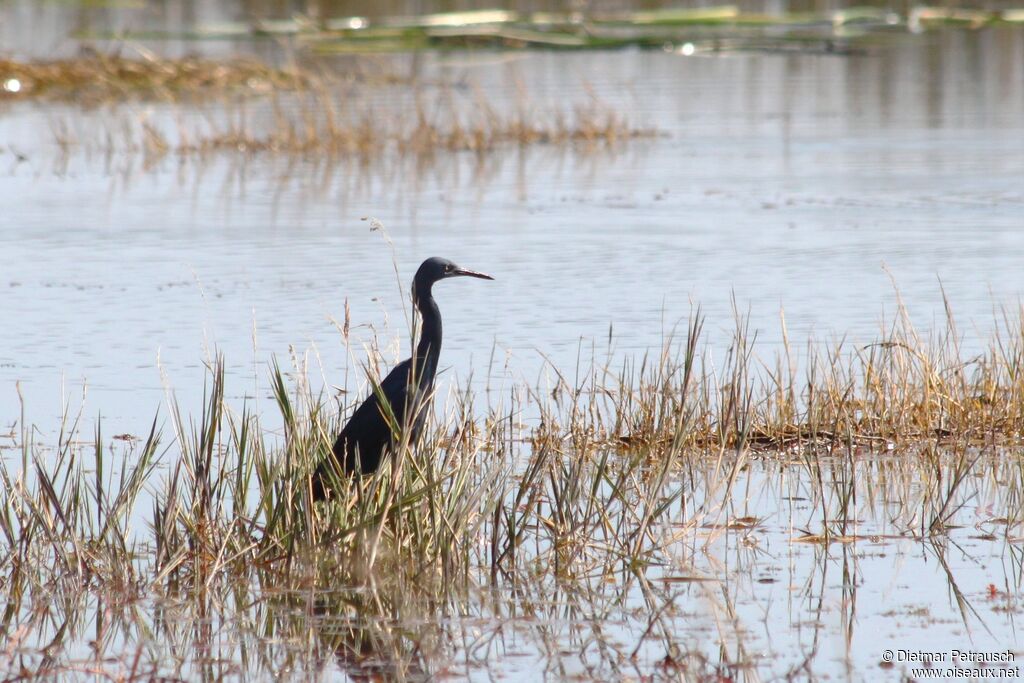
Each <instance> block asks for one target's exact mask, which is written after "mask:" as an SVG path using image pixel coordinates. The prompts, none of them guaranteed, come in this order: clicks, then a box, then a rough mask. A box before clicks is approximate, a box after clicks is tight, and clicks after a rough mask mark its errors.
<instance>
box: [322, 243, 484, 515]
mask: <svg viewBox="0 0 1024 683" xmlns="http://www.w3.org/2000/svg"><path fill="white" fill-rule="evenodd" d="M451 277H477V278H482V279H484V280H493V279H494V278H492V277H491V276H490V275H486V274H484V273H478V272H476V271H473V270H468V269H466V268H460V267H459V266H457V265H455V264H454V263H452V262H451V261H449V260H447V259H443V258H439V257H437V256H435V257H433V258H428V259H427V260H426V261H424V262H423V263H422V264H421V265H420V267H419V269H418V270H417V271H416V276H415V277H414V278H413V281H412V299H413V303H414V304H415V306H416V309H417V310H418V311H419V312H420V317H421V318H422V320H423V323H422V325H421V327H420V337H419V341H418V343H417V344H416V353H415V355H413V357H412V358H407V359H406V360H404V361H402V362H401V363H399V364H398V365H397V366H396V367H395V369H394V370H392V371H391V372H390V373H388V376H387V377H385V378H384V381H383V382H381V383H380V391H379V392H378V391H374V392H373V393H372V394H370V396H368V397H367V398H366V400H365V401H363V402H362V404H361V405H360V406H359V407H358V408H356V411H355V412H354V413H352V417H350V418H349V421H348V424H346V425H345V428H344V429H342V430H341V434H339V435H338V438H337V440H336V441H335V442H334V449H333V454H332V455H330V456H328V457H327V458H325V459H324V460H323V462H321V463H320V465H319V466H318V467H317V469H316V471H315V472H314V473H313V482H312V483H313V497H314V498H315V499H317V500H321V499H323V498H324V497H326V493H327V489H328V488H329V481H330V476H329V473H330V472H331V471H332V470H333V471H338V470H339V469H340V470H341V471H342V472H344V473H345V474H347V475H351V474H353V473H356V472H359V473H362V474H369V473H371V472H376V471H377V468H378V467H380V463H381V460H382V459H383V458H384V455H385V454H386V453H388V452H389V451H390V450H391V448H392V446H393V441H394V432H393V430H392V428H391V423H390V422H389V418H388V413H389V412H390V414H391V415H392V416H393V417H394V423H395V424H396V425H397V426H403V427H404V428H406V429H410V430H412V431H411V433H410V438H409V442H410V443H413V442H414V441H415V440H416V436H417V434H418V433H419V431H420V429H421V428H422V426H423V421H424V418H425V417H426V412H427V411H426V408H427V406H426V400H428V399H429V398H430V396H431V394H432V393H433V390H434V376H435V375H436V374H437V361H438V358H439V357H440V355H441V311H440V310H439V309H438V307H437V302H436V301H434V295H433V291H432V289H433V286H434V283H435V282H437V281H438V280H446V279H448V278H451ZM381 397H383V398H384V399H386V400H387V402H388V408H389V409H388V410H386V409H385V408H384V407H383V406H382V405H381V402H380V399H381ZM407 415H409V416H411V418H412V419H411V422H410V423H409V424H406V416H407ZM332 460H333V461H334V462H333V463H332V462H331V461H332Z"/></svg>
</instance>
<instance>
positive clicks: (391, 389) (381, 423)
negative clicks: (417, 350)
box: [334, 359, 412, 470]
mask: <svg viewBox="0 0 1024 683" xmlns="http://www.w3.org/2000/svg"><path fill="white" fill-rule="evenodd" d="M411 366H412V360H411V359H409V360H405V361H403V362H401V363H399V364H398V365H397V366H395V368H394V369H393V370H392V371H391V372H389V373H388V375H387V377H385V378H384V380H383V381H382V382H381V383H380V391H379V392H378V391H374V392H373V393H371V394H370V395H369V396H367V397H366V400H364V401H363V402H362V403H361V404H360V405H359V407H358V408H356V410H355V412H353V413H352V416H351V417H350V418H349V419H348V422H347V423H346V424H345V428H344V429H342V430H341V433H340V434H339V435H338V439H337V441H335V443H334V453H335V455H336V456H337V457H338V458H339V459H342V461H343V462H345V463H347V465H346V469H349V470H351V469H352V467H353V466H354V460H353V457H354V454H355V451H356V448H358V449H359V451H360V452H361V453H362V454H363V455H362V460H363V462H364V464H365V463H366V462H367V459H368V458H369V459H379V457H380V453H381V451H383V449H384V448H385V446H387V444H388V442H390V441H391V428H390V426H389V425H388V421H387V419H386V418H385V413H384V411H383V410H382V409H381V404H380V399H379V396H386V397H387V399H388V402H389V403H390V404H391V412H392V414H393V415H394V417H395V420H397V421H398V423H399V424H401V422H402V420H403V419H404V417H405V396H406V394H407V393H408V389H407V385H408V381H409V371H410V368H411ZM375 468H376V467H374V469H375Z"/></svg>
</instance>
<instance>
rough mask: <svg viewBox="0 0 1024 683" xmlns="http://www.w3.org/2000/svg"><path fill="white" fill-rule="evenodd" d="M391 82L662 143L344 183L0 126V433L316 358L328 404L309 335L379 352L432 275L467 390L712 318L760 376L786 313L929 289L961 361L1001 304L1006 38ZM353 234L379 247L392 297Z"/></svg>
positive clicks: (634, 60)
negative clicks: (573, 111)
mask: <svg viewBox="0 0 1024 683" xmlns="http://www.w3.org/2000/svg"><path fill="white" fill-rule="evenodd" d="M387 62H388V65H389V67H390V68H394V69H396V70H399V71H402V72H409V73H414V74H416V75H418V76H421V77H422V78H424V79H438V80H470V81H472V82H473V83H475V84H477V87H479V88H480V89H482V90H483V92H485V93H486V94H487V97H488V98H489V99H490V101H491V102H492V103H493V104H494V105H495V106H501V104H502V103H509V106H512V104H511V103H513V102H520V101H521V99H522V95H518V94H516V92H515V88H513V87H512V85H511V84H512V83H513V79H518V80H519V81H522V82H523V83H524V84H525V89H526V92H527V93H528V95H527V96H528V97H529V100H530V102H531V106H536V107H537V108H538V109H541V110H545V109H555V108H563V109H565V108H571V107H572V106H574V105H576V104H579V103H581V102H582V103H586V102H587V101H588V99H587V98H588V97H590V96H593V97H596V98H598V99H599V101H600V102H601V103H602V105H604V106H607V107H608V108H611V109H613V110H616V111H619V112H622V113H625V114H627V115H628V117H629V119H630V121H631V122H633V123H634V124H637V125H643V126H652V127H656V128H657V129H658V130H660V131H662V132H663V136H662V137H659V138H657V139H654V140H641V141H633V142H627V143H623V144H622V145H620V146H617V147H616V148H614V149H611V150H608V149H598V150H580V149H573V148H565V147H543V146H541V147H532V148H526V149H519V148H508V149H504V150H497V151H494V152H492V153H490V154H487V155H485V156H484V157H483V158H480V157H478V156H477V155H475V154H472V153H466V154H438V155H437V156H435V157H432V158H431V159H429V160H427V161H423V160H413V159H380V160H378V161H375V162H371V163H370V164H369V165H360V164H358V163H356V162H351V163H349V162H345V161H340V162H326V161H324V160H322V159H321V160H316V159H303V158H281V157H274V156H257V157H244V156H234V155H230V154H227V155H215V156H212V157H209V158H207V159H205V160H196V159H191V160H185V161H179V160H178V159H177V158H173V155H172V156H169V157H166V158H164V159H162V160H160V161H158V162H156V163H155V165H152V166H150V167H146V166H145V165H144V163H143V160H142V159H141V158H140V157H141V155H135V157H128V158H120V157H118V156H116V155H115V156H114V158H108V157H107V156H105V155H103V154H98V153H94V154H87V153H80V154H75V153H72V154H71V155H70V157H68V158H65V157H63V156H62V155H61V154H60V152H59V150H58V149H57V148H56V144H55V142H54V134H53V132H52V126H54V125H56V122H65V123H68V122H70V123H68V125H69V126H70V127H71V129H72V130H73V131H75V134H76V135H77V136H78V137H79V139H83V140H85V141H88V136H89V134H90V131H92V132H93V134H95V132H96V131H97V130H104V128H103V126H104V125H108V124H106V123H105V121H106V120H107V119H109V118H112V117H116V115H118V114H119V113H121V112H118V111H117V110H115V112H114V113H111V112H109V111H107V110H103V111H99V112H86V113H82V112H80V111H79V110H76V109H71V108H67V107H64V106H57V105H39V106H34V105H31V104H19V105H16V106H13V107H8V108H7V110H6V111H5V112H4V116H3V117H2V119H0V144H2V145H3V151H4V153H3V156H2V157H0V160H2V162H3V163H2V165H3V172H4V177H3V182H2V184H0V200H2V201H3V203H4V206H5V211H4V212H3V215H2V217H0V224H2V230H3V234H4V235H5V238H6V239H5V248H4V249H3V250H2V253H0V273H2V284H3V287H4V290H5V294H4V298H3V310H4V318H5V320H6V321H7V324H6V325H4V326H3V328H2V330H0V386H6V389H4V390H2V391H0V415H2V416H3V417H4V419H7V420H11V419H13V417H14V416H16V415H17V414H18V405H17V396H16V393H15V391H14V383H15V382H16V381H17V382H21V386H22V391H23V394H24V395H25V396H26V398H27V399H28V400H29V408H30V414H33V415H37V416H38V417H39V419H40V420H42V419H43V418H44V417H45V418H49V417H51V416H52V415H53V414H55V413H56V412H57V406H58V400H59V395H60V387H61V384H62V382H63V383H64V385H65V386H66V388H67V391H68V392H69V393H72V394H78V393H80V388H81V387H82V386H83V385H88V387H89V398H88V402H87V412H91V413H93V414H95V413H97V412H99V411H102V412H103V413H104V415H106V416H107V417H108V418H110V419H111V420H114V421H116V422H117V423H118V425H119V427H118V428H119V429H120V428H121V426H120V425H123V428H124V429H125V430H127V431H133V430H138V429H140V428H139V427H138V425H141V424H144V423H146V421H147V418H149V417H151V416H152V413H153V411H154V410H156V408H157V407H158V406H159V405H160V404H161V402H162V401H163V391H164V389H163V387H164V385H165V384H166V385H169V386H171V387H174V388H176V389H177V390H179V391H180V392H184V394H185V395H191V396H195V395H196V394H195V391H198V390H195V391H193V389H191V387H195V386H196V385H198V384H199V381H200V378H201V361H202V359H203V357H204V354H206V353H209V352H210V351H211V350H212V349H214V348H216V349H219V350H220V351H221V352H223V353H224V354H225V356H226V358H227V360H228V363H229V366H230V367H231V369H232V374H233V376H234V377H235V382H236V384H235V387H236V388H235V391H236V392H237V393H239V394H243V393H248V394H252V395H259V394H260V393H261V391H260V389H259V387H258V384H257V382H258V379H259V378H260V377H263V376H265V363H266V361H267V359H268V358H269V357H270V356H271V355H278V356H285V355H287V354H288V350H289V347H292V348H294V349H295V350H296V352H297V353H299V354H302V353H305V352H308V351H314V350H315V352H316V353H317V354H318V355H319V358H320V360H321V362H322V365H323V369H324V378H325V379H326V381H327V382H328V383H330V384H334V385H343V384H344V383H345V381H346V380H345V376H346V375H345V371H346V368H350V367H351V368H358V364H359V362H360V360H361V358H362V355H363V354H362V350H361V349H360V347H359V346H358V345H356V346H355V347H354V350H353V355H351V356H349V355H347V354H346V353H345V350H344V348H343V345H342V343H341V342H342V340H341V336H340V334H339V333H338V331H337V328H336V327H335V325H334V324H333V323H332V319H335V320H341V319H342V318H343V317H344V311H345V304H346V302H347V303H348V305H349V307H350V311H351V320H352V324H353V325H354V326H355V338H354V339H355V341H356V342H360V341H364V342H365V341H367V340H369V339H370V338H372V336H373V331H376V332H377V333H378V334H381V335H382V340H383V341H384V342H390V343H391V344H392V347H393V346H394V344H396V343H397V342H398V340H399V339H401V341H402V344H403V346H402V349H403V351H402V352H404V350H406V349H407V333H406V332H405V330H406V329H407V328H406V326H405V322H404V320H405V318H404V314H403V312H402V311H403V309H402V298H401V297H400V294H403V295H404V293H405V291H406V290H407V288H408V281H409V278H410V277H411V274H412V272H413V271H414V269H415V267H416V265H417V264H418V263H419V262H420V261H421V260H422V259H423V258H425V257H426V256H430V255H434V254H439V255H444V256H447V257H449V258H452V259H454V260H456V261H458V262H460V263H464V264H466V265H468V266H470V267H473V268H477V269H480V270H485V271H488V272H491V273H493V274H494V275H495V277H496V278H497V279H496V281H495V282H493V283H483V282H475V281H455V282H451V283H444V284H443V285H441V286H440V287H439V288H438V291H437V297H438V300H439V302H440V305H441V308H442V311H443V312H444V315H445V324H446V340H445V343H446V346H445V351H444V356H443V362H444V363H445V364H448V365H450V366H451V367H452V368H453V369H454V370H455V372H453V373H451V376H452V377H456V376H457V377H460V378H465V377H466V376H468V375H469V373H470V372H471V371H475V373H476V376H477V377H478V379H481V380H482V378H483V377H484V376H486V375H487V374H488V373H487V372H485V370H486V368H487V366H488V364H489V363H490V362H491V359H492V354H493V357H494V359H495V361H494V362H495V366H494V367H493V368H492V370H491V373H490V374H491V375H492V379H493V378H494V377H499V376H502V375H503V373H504V372H505V371H504V370H503V368H505V366H506V365H507V368H508V375H509V376H510V377H511V378H513V379H515V378H523V377H525V378H527V379H529V380H531V381H532V380H533V379H534V378H535V377H536V375H537V370H538V368H539V367H540V365H541V357H542V354H543V355H546V356H547V357H549V358H550V359H551V360H552V361H553V362H554V364H555V365H556V366H559V367H562V368H566V367H573V366H574V365H575V363H576V358H577V355H578V352H579V348H580V345H581V344H582V345H583V347H584V349H585V355H586V356H587V357H589V355H590V353H591V347H592V346H593V347H595V348H596V349H597V353H598V356H599V358H601V359H603V358H605V357H606V354H607V352H608V341H607V340H608V335H609V330H611V332H612V338H613V341H612V346H611V357H612V359H613V360H614V359H621V358H622V357H626V356H630V355H636V354H640V353H643V352H645V351H648V350H651V349H654V348H657V347H658V346H659V345H660V344H661V341H662V340H663V338H664V337H665V335H666V334H667V333H668V332H669V331H670V330H671V329H672V327H673V326H674V325H676V324H677V323H678V322H680V321H684V320H685V319H686V317H687V316H688V315H689V314H690V312H691V311H692V310H693V309H694V307H695V306H697V305H699V306H701V308H702V310H703V311H704V313H705V314H706V315H707V318H708V322H709V324H708V326H707V330H708V333H709V334H708V342H709V344H711V347H712V352H714V351H715V344H719V345H721V346H723V347H724V345H725V340H726V339H727V338H728V335H729V334H731V330H732V329H733V327H734V325H733V313H732V310H733V300H734V299H735V306H736V308H737V309H738V310H740V311H741V312H744V313H746V312H749V315H750V317H751V322H752V328H754V329H756V331H757V333H758V338H759V341H760V343H761V351H762V353H763V354H764V355H766V356H771V354H772V353H774V349H775V348H777V345H778V343H779V341H780V340H781V329H780V324H779V317H780V311H783V310H784V312H785V319H786V322H787V325H788V327H789V334H790V338H791V339H792V340H796V341H797V343H798V344H801V345H802V343H803V340H805V339H807V338H809V337H812V336H813V337H814V338H816V339H819V340H830V339H834V338H838V337H839V336H842V335H846V336H848V337H849V338H850V339H851V340H855V341H858V342H860V341H870V340H872V339H874V338H876V337H877V336H878V335H879V333H880V332H879V330H880V322H881V321H882V320H883V319H891V317H892V315H893V314H894V313H895V302H896V298H897V297H896V288H897V287H898V290H899V293H900V294H901V295H902V297H903V300H904V302H905V303H906V305H907V307H908V309H909V310H910V312H911V315H912V316H913V317H914V320H915V321H916V322H917V323H918V324H919V325H920V326H921V327H922V329H928V328H932V327H935V326H936V325H938V324H941V311H942V306H941V290H940V287H944V288H945V292H946V293H947V295H948V296H949V298H950V300H951V302H952V305H953V309H954V311H955V312H956V314H957V316H958V318H959V320H958V323H959V326H960V329H961V331H962V332H963V334H964V335H965V336H966V337H967V340H968V344H969V345H970V344H971V343H973V344H975V345H979V344H982V343H984V341H985V340H986V339H987V337H988V335H989V333H990V331H991V329H992V326H993V324H992V320H993V307H995V306H1000V305H1007V306H1009V307H1011V308H1014V307H1016V306H1017V305H1018V302H1019V295H1020V292H1021V287H1022V285H1024V277H1022V276H1021V270H1020V264H1021V262H1022V256H1024V233H1022V232H1021V228H1022V227H1024V189H1022V188H1024V183H1022V180H1024V39H1022V35H1021V33H1019V32H1011V31H995V30H993V31H985V32H980V33H971V34H961V33H949V34H933V35H928V36H924V37H917V38H907V39H905V40H898V41H896V43H895V44H894V45H891V46H888V47H884V48H877V49H872V50H871V51H869V52H868V54H866V55H863V56H856V57H848V58H844V57H835V56H796V55H787V56H779V55H760V54H759V55H729V56H720V57H706V58H702V57H696V58H683V57H681V56H679V55H673V54H662V53H641V52H629V51H627V52H614V53H585V54H559V53H544V52H542V53H528V54H512V55H499V54H493V53H483V54H477V53H455V54H451V55H431V54H427V55H416V56H401V55H399V56H395V57H389V58H387ZM638 74H640V75H642V77H637V76H638ZM385 101H388V100H385ZM395 104H396V106H401V105H402V104H403V103H402V102H401V100H399V99H396V100H395ZM382 106H383V105H382ZM126 108H127V109H129V111H130V113H135V114H138V115H140V116H142V115H145V114H146V113H147V112H149V113H152V114H153V115H154V116H159V115H161V113H162V108H161V106H157V105H148V104H145V103H141V104H132V105H126ZM15 152H16V153H18V154H20V155H22V157H23V158H24V160H20V159H19V158H16V157H15V156H14V153H15ZM367 216H374V217H376V218H378V219H380V220H381V221H382V222H383V223H384V225H385V226H386V228H387V231H388V233H389V235H390V237H391V239H392V240H393V242H394V255H395V258H396V259H397V261H398V264H399V270H400V273H401V282H400V283H397V282H396V280H395V274H394V270H393V268H392V265H391V262H392V253H391V251H390V250H389V248H388V247H387V245H386V243H385V241H384V240H383V239H382V237H381V235H380V234H379V233H373V232H370V230H369V229H368V223H367V222H365V221H363V220H362V219H363V218H364V217H367ZM894 283H895V286H894ZM385 346H386V345H385ZM719 351H724V349H719ZM395 352H396V353H397V350H396V351H395ZM161 366H162V367H163V371H164V373H165V375H166V382H163V381H162V380H161V373H160V371H159V369H158V368H159V367H161ZM349 381H353V378H352V377H351V376H350V377H349Z"/></svg>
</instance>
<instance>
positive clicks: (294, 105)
mask: <svg viewBox="0 0 1024 683" xmlns="http://www.w3.org/2000/svg"><path fill="white" fill-rule="evenodd" d="M401 95H402V96H406V95H408V97H409V103H408V106H395V105H394V104H393V103H392V104H389V105H386V106H385V105H383V104H378V103H370V104H367V103H365V102H362V101H361V100H359V99H358V98H352V97H347V96H345V95H344V94H343V93H339V92H338V91H336V90H334V89H331V88H327V87H319V86H318V87H315V88H311V89H309V90H306V91H304V92H302V93H294V94H291V95H287V96H286V95H275V96H273V97H272V98H271V99H270V101H269V102H267V103H258V104H248V103H245V102H235V103H232V104H230V105H228V106H226V107H224V106H221V105H217V107H216V108H215V109H204V110H203V112H202V113H203V115H202V116H201V117H196V116H190V117H178V118H176V119H175V120H174V121H173V122H169V121H167V120H165V119H163V118H158V117H153V116H146V117H143V118H139V117H137V116H135V115H132V116H130V117H129V116H121V117H118V118H116V119H115V120H114V122H113V123H106V124H104V125H106V126H107V129H106V131H104V132H103V133H102V134H100V135H97V134H96V131H95V130H93V129H90V130H89V131H88V132H86V131H82V132H81V133H79V132H77V131H76V130H75V127H74V126H73V125H71V124H70V123H69V122H68V121H66V120H63V121H58V122H57V123H56V124H55V125H54V126H53V129H54V135H55V137H56V140H57V144H58V146H59V147H60V149H61V150H62V151H63V153H64V154H65V155H67V154H70V153H71V152H72V151H73V150H75V149H84V150H86V151H88V152H92V153H101V154H104V155H106V156H108V157H112V156H114V155H116V154H122V153H124V154H141V155H142V156H143V158H144V160H145V162H146V164H147V165H153V164H155V163H157V162H159V161H160V160H161V159H163V158H165V157H167V156H169V155H175V156H177V157H178V158H179V159H198V160H203V159H206V158H209V157H210V156H212V155H218V154H233V155H242V156H243V158H249V157H252V156H259V155H278V156H286V157H300V158H317V159H326V160H333V161H342V160H357V161H359V162H361V163H364V162H371V161H376V160H379V159H383V158H397V159H405V158H415V159H418V160H428V159H431V158H432V157H434V155H437V154H441V153H448V152H472V153H475V154H477V155H479V156H480V157H483V156H485V155H487V154H489V153H491V152H493V151H495V150H500V149H508V148H509V147H514V146H523V147H525V146H535V145H547V146H572V147H573V148H574V149H579V150H584V151H585V150H592V149H598V148H616V147H618V146H619V145H621V144H622V143H624V142H625V141H629V140H638V139H651V138H655V137H657V136H658V135H659V132H658V131H657V130H656V129H654V128H651V127H644V126H639V125H635V124H633V123H631V122H630V121H629V120H628V119H627V118H626V117H625V116H623V115H622V114H620V113H618V112H616V111H615V110H614V109H612V108H610V107H608V106H605V105H603V104H602V103H601V102H599V101H598V100H596V99H594V98H591V99H590V100H589V101H587V102H585V103H582V104H579V105H577V106H575V107H572V108H571V109H568V110H566V109H561V108H558V107H555V108H553V109H549V110H545V109H544V108H543V107H538V106H533V105H532V104H531V103H530V102H529V101H528V99H526V98H525V97H523V98H522V99H520V100H518V101H515V102H512V103H511V104H509V105H507V106H497V105H492V104H490V103H488V102H487V100H486V99H485V98H484V97H483V96H482V95H481V96H476V97H474V96H468V97H466V96H455V95H453V93H452V92H450V91H435V90H424V91H416V92H414V93H413V94H412V95H409V94H408V93H404V92H403V93H401Z"/></svg>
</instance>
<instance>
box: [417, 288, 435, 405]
mask: <svg viewBox="0 0 1024 683" xmlns="http://www.w3.org/2000/svg"><path fill="white" fill-rule="evenodd" d="M423 289H424V290H425V291H420V292H416V291H414V292H413V299H414V300H415V302H416V308H417V309H419V312H420V317H421V318H422V320H423V323H422V325H420V338H419V342H418V343H417V344H416V356H415V360H414V365H415V371H416V377H417V380H416V383H417V384H418V385H419V386H421V387H424V386H429V385H430V384H431V383H432V382H433V379H434V373H435V372H437V362H438V359H439V358H440V356H441V311H440V309H438V307H437V302H436V301H434V297H433V294H432V293H431V291H430V286H429V285H428V286H427V287H425V288H423Z"/></svg>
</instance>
